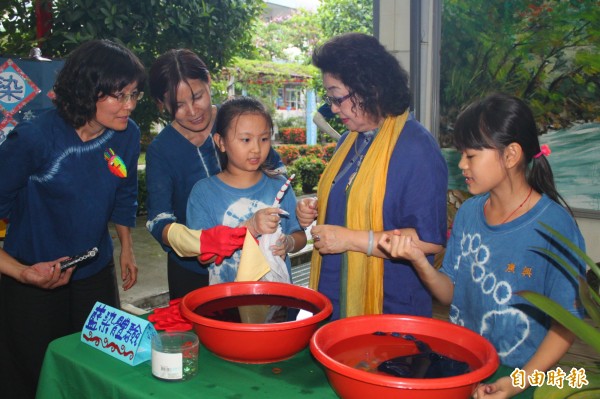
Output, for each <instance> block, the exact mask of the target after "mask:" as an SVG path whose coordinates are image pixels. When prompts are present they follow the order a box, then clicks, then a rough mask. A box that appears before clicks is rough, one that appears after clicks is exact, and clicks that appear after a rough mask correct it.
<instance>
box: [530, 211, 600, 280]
mask: <svg viewBox="0 0 600 399" xmlns="http://www.w3.org/2000/svg"><path fill="white" fill-rule="evenodd" d="M540 224H541V225H542V226H544V228H545V229H546V230H548V231H549V232H551V233H552V235H553V236H554V237H556V238H557V239H558V240H559V241H560V242H562V243H563V244H565V245H566V246H567V247H568V248H569V249H570V250H571V251H573V252H575V253H576V254H577V255H579V257H581V259H583V261H584V262H585V263H586V264H587V265H588V266H589V267H590V268H591V269H592V270H593V271H594V273H595V274H596V276H598V277H600V268H599V267H598V265H596V262H594V261H593V260H592V258H590V257H589V256H588V255H587V254H586V253H585V252H583V251H582V250H581V248H579V247H578V246H577V245H575V244H573V242H571V240H569V239H568V238H567V237H565V236H564V235H562V234H561V233H559V232H558V231H557V230H554V229H553V228H552V227H550V226H549V225H547V224H546V223H542V222H540Z"/></svg>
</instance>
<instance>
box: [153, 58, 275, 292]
mask: <svg viewBox="0 0 600 399" xmlns="http://www.w3.org/2000/svg"><path fill="white" fill-rule="evenodd" d="M149 83H150V94H151V95H152V98H153V99H154V100H155V101H156V104H157V106H158V107H159V109H160V110H161V111H164V112H165V113H166V115H167V117H168V118H169V119H170V120H171V123H169V124H168V125H166V126H165V127H164V128H163V129H162V130H161V132H160V133H159V134H158V135H157V136H156V137H155V138H154V140H153V141H152V143H151V144H150V146H149V147H148V151H147V152H146V186H147V190H148V198H147V202H146V205H147V208H148V222H147V223H146V228H147V229H148V231H149V232H150V233H151V234H152V236H153V237H154V238H155V239H156V240H157V241H158V242H159V243H160V244H161V245H162V247H163V249H164V250H165V251H166V252H167V254H168V257H167V279H168V285H169V296H170V298H171V299H176V298H181V297H183V296H184V295H185V294H187V293H189V292H190V291H193V290H195V289H197V288H200V287H204V286H207V285H208V269H207V267H206V266H203V265H202V264H200V262H199V261H198V258H197V256H196V255H197V254H198V252H199V251H200V247H201V245H200V243H199V242H198V246H197V248H198V249H197V251H192V250H191V248H190V250H188V251H182V248H180V246H181V241H183V240H181V238H179V235H175V234H174V230H175V228H176V229H177V231H178V232H179V231H183V234H184V235H185V236H187V237H191V236H196V238H197V240H196V241H199V239H200V237H199V236H200V231H188V230H185V229H183V227H182V226H185V224H186V209H187V202H188V197H189V196H190V192H191V191H192V188H193V187H194V184H196V182H197V181H199V180H202V179H205V178H207V177H210V176H213V175H216V174H217V173H219V172H221V164H220V162H219V155H218V149H217V146H216V145H215V142H214V140H213V135H214V134H215V133H216V132H215V120H216V118H217V112H218V110H219V106H217V105H214V104H213V103H212V99H211V86H210V83H211V78H210V72H209V71H208V68H207V66H206V64H205V63H204V61H202V59H201V58H200V57H199V56H198V55H197V54H195V53H194V52H193V51H191V50H188V49H171V50H169V51H167V52H166V53H164V54H163V55H161V56H160V57H158V58H157V59H156V61H155V62H154V64H153V65H152V67H151V68H150V72H149ZM267 162H268V164H269V168H270V169H282V168H284V166H283V163H282V162H281V158H280V157H279V155H278V154H277V153H276V152H275V151H274V150H273V149H272V148H271V150H270V153H269V157H268V159H267ZM218 200H219V199H218V198H206V201H218ZM221 227H224V226H221ZM206 233H207V231H206V230H205V231H204V232H202V235H203V237H204V239H203V243H204V244H208V240H207V237H209V235H207V234H206ZM221 234H225V235H227V234H229V235H230V237H231V238H230V239H229V240H228V241H230V242H231V243H232V244H236V243H239V246H240V247H241V245H242V244H243V240H242V241H241V242H240V241H239V239H238V233H237V232H236V230H235V229H234V230H231V231H227V230H226V229H221ZM211 236H212V235H211ZM242 238H243V237H242ZM190 241H191V242H193V241H194V240H190ZM212 248H213V250H214V251H223V250H225V251H224V252H222V253H220V254H219V256H221V257H223V256H231V255H232V254H233V252H234V250H231V248H230V247H228V248H224V247H223V246H220V247H219V246H218V245H214V246H212ZM235 249H237V248H235ZM210 263H211V262H208V264H210Z"/></svg>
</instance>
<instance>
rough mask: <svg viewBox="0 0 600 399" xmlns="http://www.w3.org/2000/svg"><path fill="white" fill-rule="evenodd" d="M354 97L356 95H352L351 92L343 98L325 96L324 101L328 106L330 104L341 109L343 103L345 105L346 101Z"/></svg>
mask: <svg viewBox="0 0 600 399" xmlns="http://www.w3.org/2000/svg"><path fill="white" fill-rule="evenodd" d="M352 95H354V93H352V92H351V93H348V94H346V95H345V96H343V97H332V96H328V95H327V94H325V95H324V96H323V100H324V101H325V102H326V103H327V104H329V105H335V106H338V107H339V106H340V105H342V103H343V102H344V101H346V100H347V99H349V98H350V97H352Z"/></svg>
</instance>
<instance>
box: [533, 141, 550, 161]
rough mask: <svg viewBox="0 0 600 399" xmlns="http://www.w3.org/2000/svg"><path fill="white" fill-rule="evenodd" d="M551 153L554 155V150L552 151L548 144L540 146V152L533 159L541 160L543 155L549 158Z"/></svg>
mask: <svg viewBox="0 0 600 399" xmlns="http://www.w3.org/2000/svg"><path fill="white" fill-rule="evenodd" d="M550 153H552V150H550V147H548V145H547V144H542V145H541V146H540V152H538V153H537V154H535V155H534V156H533V157H534V158H539V157H541V156H542V155H543V156H545V157H547V156H548V155H550Z"/></svg>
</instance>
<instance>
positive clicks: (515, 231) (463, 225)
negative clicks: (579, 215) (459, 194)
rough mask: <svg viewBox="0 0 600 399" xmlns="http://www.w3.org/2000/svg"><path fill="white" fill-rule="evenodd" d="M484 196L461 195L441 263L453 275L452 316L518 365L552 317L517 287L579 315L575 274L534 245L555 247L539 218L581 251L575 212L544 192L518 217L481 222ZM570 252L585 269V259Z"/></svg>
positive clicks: (536, 344)
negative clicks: (463, 198) (502, 221)
mask: <svg viewBox="0 0 600 399" xmlns="http://www.w3.org/2000/svg"><path fill="white" fill-rule="evenodd" d="M488 197H489V195H488V194H485V195H480V196H476V197H473V198H470V199H469V200H467V201H465V203H463V204H462V205H461V207H460V208H459V210H458V213H457V215H456V218H455V220H454V225H453V228H452V235H451V237H450V241H449V242H448V248H447V250H446V256H445V258H444V263H443V266H442V269H441V271H442V272H444V273H446V274H447V275H448V276H449V277H450V279H451V280H452V281H453V282H454V298H453V300H452V305H451V309H450V321H452V322H453V323H455V324H459V325H462V326H465V327H467V328H470V329H471V330H473V331H476V332H478V333H479V334H481V335H482V336H484V337H485V338H487V339H488V340H489V341H490V342H491V343H492V344H493V345H494V346H495V348H496V350H497V351H498V355H499V356H500V360H501V362H502V364H504V365H507V366H509V367H523V365H524V364H526V363H527V361H528V360H529V359H530V358H531V356H533V354H534V353H535V351H536V350H537V348H538V347H539V345H540V343H541V342H542V340H543V339H544V337H545V336H546V333H547V331H548V328H549V327H550V321H551V319H550V318H549V317H548V316H547V315H546V314H545V313H543V312H542V311H540V310H538V309H537V308H535V307H533V306H532V305H531V304H530V303H529V302H528V301H526V300H525V299H523V298H522V297H520V296H518V295H516V292H518V291H521V290H531V291H535V292H539V293H540V294H543V295H546V296H548V297H550V298H551V299H553V300H554V301H556V302H558V303H559V304H560V305H562V306H563V307H565V308H566V309H567V310H569V311H570V312H571V313H573V314H574V315H576V316H578V317H582V316H583V308H582V307H581V306H579V307H577V306H576V303H577V285H576V283H575V281H574V280H573V279H572V278H571V277H569V276H567V273H566V272H563V271H562V270H561V267H560V266H558V265H554V264H552V263H551V262H550V261H549V260H548V258H547V257H546V256H544V255H542V254H540V253H538V252H536V251H535V249H534V248H535V247H539V248H545V249H547V250H550V251H553V252H556V251H558V250H559V249H558V248H560V246H557V244H555V243H554V241H553V240H552V239H551V238H550V236H549V235H548V234H547V233H545V230H544V229H543V227H542V226H541V225H540V224H539V222H543V223H546V224H548V225H550V226H551V227H553V228H554V229H555V230H558V231H559V232H561V233H562V234H563V235H565V236H566V237H568V238H569V239H570V240H572V241H573V242H574V243H576V245H578V246H579V247H580V248H581V249H582V250H584V251H585V243H584V240H583V237H582V236H581V233H580V231H579V229H578V227H577V225H576V224H575V221H574V220H573V218H572V217H571V216H570V215H569V214H568V212H567V211H566V210H565V209H564V208H563V207H562V206H560V205H559V204H557V203H555V202H554V201H552V200H551V199H550V198H548V197H547V196H546V195H543V196H542V198H541V199H540V200H539V201H538V203H537V204H536V205H535V206H534V207H533V208H532V209H531V210H529V211H528V212H527V213H526V214H524V215H523V216H520V217H518V218H517V219H515V220H513V221H511V222H508V223H505V224H501V225H497V226H491V225H489V224H487V222H486V221H485V216H484V213H483V206H484V204H485V202H486V201H487V199H488ZM562 255H566V256H569V255H568V254H565V253H563V254H562ZM570 258H571V259H573V262H572V265H574V266H575V267H577V265H579V267H580V272H581V273H583V272H584V270H585V269H584V268H583V265H581V264H580V262H579V261H578V260H576V259H575V258H573V257H572V256H570Z"/></svg>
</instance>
